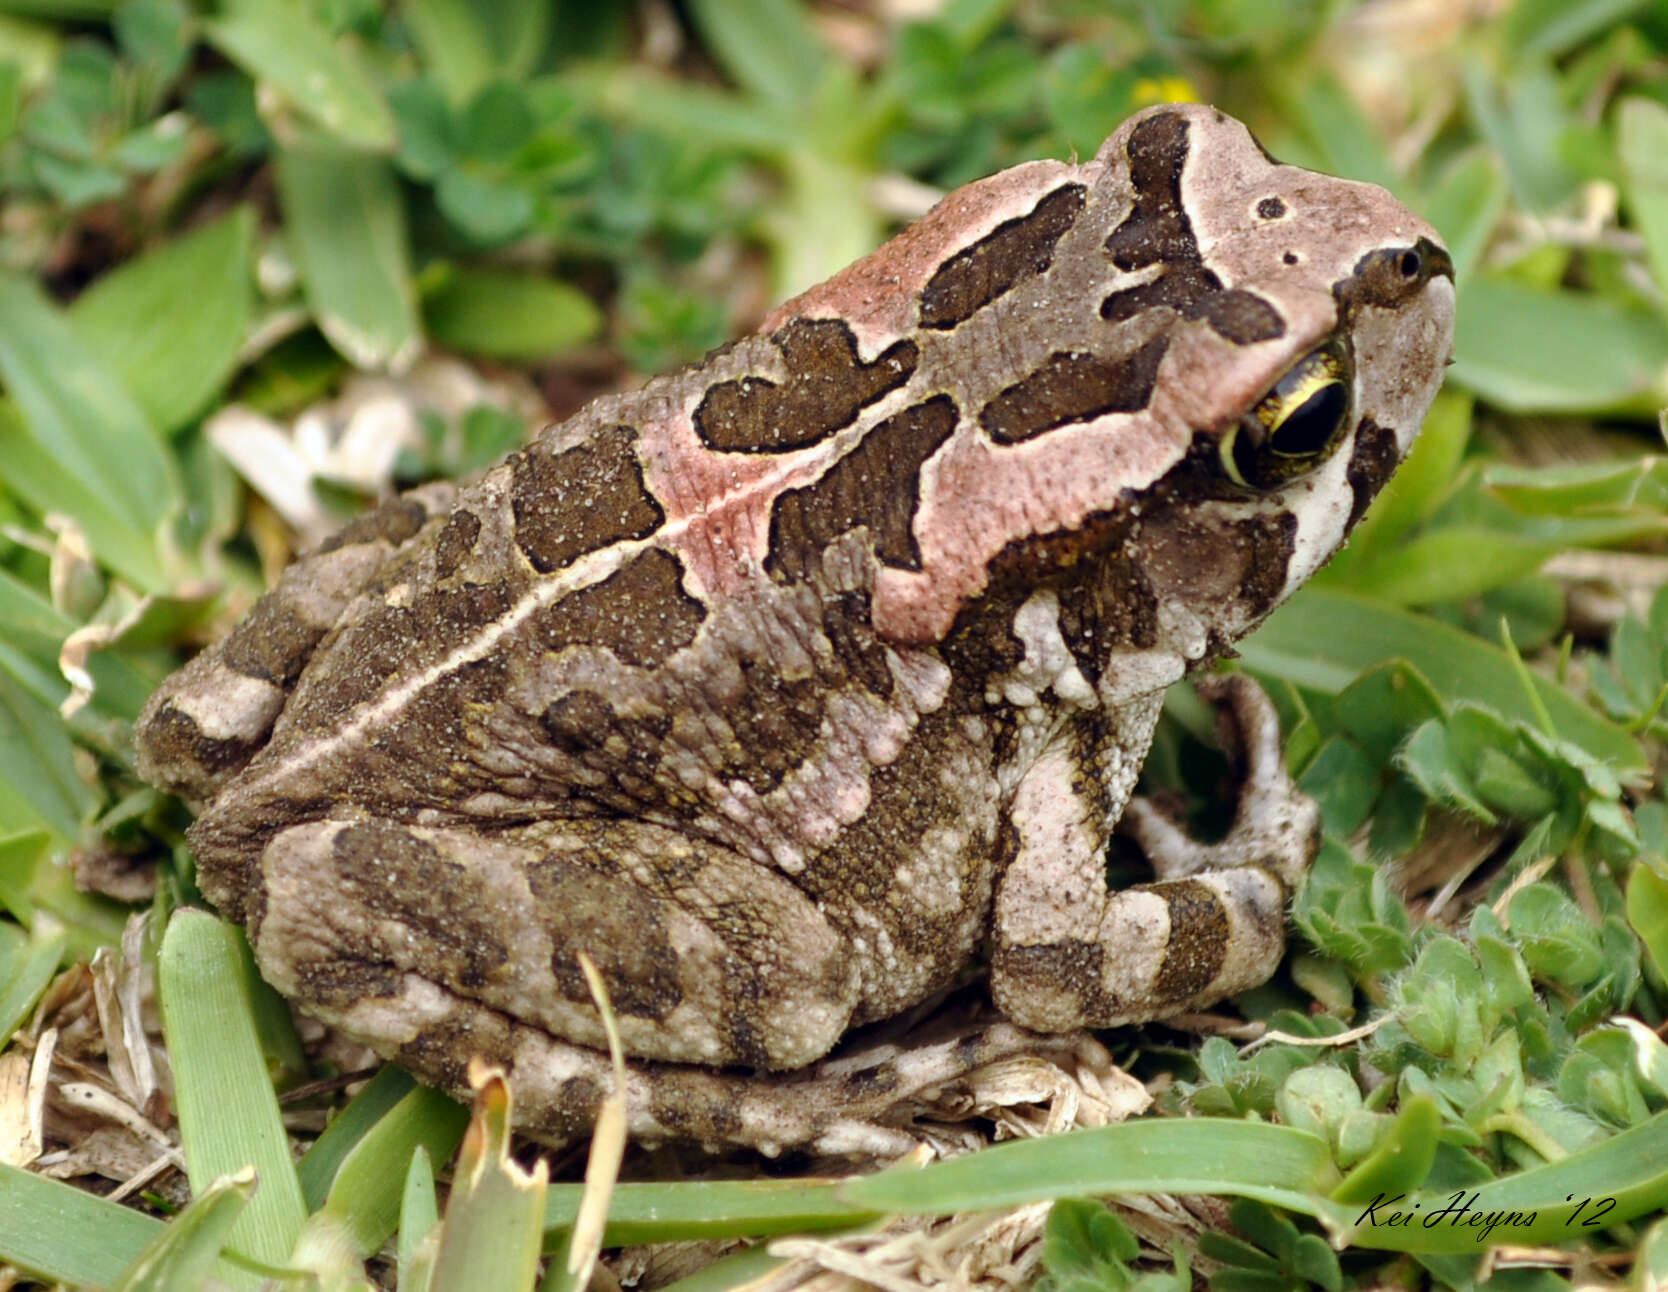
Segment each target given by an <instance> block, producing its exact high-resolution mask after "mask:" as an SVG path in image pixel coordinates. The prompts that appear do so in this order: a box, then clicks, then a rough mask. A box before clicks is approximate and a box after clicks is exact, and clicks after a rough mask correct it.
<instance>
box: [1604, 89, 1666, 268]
mask: <svg viewBox="0 0 1668 1292" xmlns="http://www.w3.org/2000/svg"><path fill="white" fill-rule="evenodd" d="M1616 115H1617V120H1618V132H1617V142H1618V146H1619V148H1620V151H1621V155H1622V166H1623V168H1624V169H1625V170H1626V172H1627V180H1628V185H1627V202H1628V206H1629V208H1630V209H1631V210H1632V211H1633V218H1634V221H1635V223H1637V224H1638V226H1639V231H1640V232H1641V233H1643V234H1644V235H1645V248H1646V250H1647V251H1649V253H1650V257H1651V272H1652V273H1653V274H1654V275H1655V276H1656V285H1657V286H1658V287H1659V288H1661V289H1662V290H1663V291H1664V292H1668V108H1665V107H1663V105H1662V104H1660V103H1658V102H1657V101H1656V100H1655V99H1643V98H1631V99H1624V100H1622V106H1621V107H1620V108H1619V109H1617V114H1616Z"/></svg>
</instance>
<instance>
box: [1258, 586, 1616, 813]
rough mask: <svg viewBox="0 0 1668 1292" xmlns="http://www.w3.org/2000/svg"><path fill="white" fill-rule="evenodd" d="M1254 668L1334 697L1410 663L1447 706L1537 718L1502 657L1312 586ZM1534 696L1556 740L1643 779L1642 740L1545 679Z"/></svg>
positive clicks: (1430, 622)
mask: <svg viewBox="0 0 1668 1292" xmlns="http://www.w3.org/2000/svg"><path fill="white" fill-rule="evenodd" d="M1239 649H1240V654H1241V656H1242V657H1243V658H1244V660H1245V665H1246V667H1247V668H1248V669H1250V670H1251V671H1252V672H1255V673H1261V674H1264V675H1267V676H1273V677H1280V678H1284V679H1286V680H1287V681H1289V682H1294V683H1296V684H1297V685H1299V686H1306V687H1310V688H1312V689H1314V690H1317V691H1324V692H1327V693H1328V694H1335V693H1337V692H1338V691H1341V690H1343V688H1344V687H1346V686H1348V685H1349V684H1350V683H1351V682H1352V681H1354V680H1355V678H1356V677H1357V676H1358V675H1359V674H1361V673H1363V672H1365V671H1366V670H1367V669H1369V668H1373V667H1376V666H1377V665H1380V664H1383V663H1385V662H1386V661H1389V660H1393V659H1404V660H1406V661H1407V662H1408V663H1410V664H1412V665H1413V667H1414V668H1416V669H1418V670H1419V672H1420V673H1422V674H1423V675H1424V676H1425V677H1427V678H1429V679H1430V681H1431V683H1432V685H1433V686H1435V687H1436V689H1437V691H1438V692H1439V693H1440V694H1441V695H1442V698H1443V700H1444V701H1445V702H1447V703H1450V704H1452V703H1453V702H1455V701H1459V700H1472V701H1475V702H1477V703H1478V704H1483V705H1487V706H1488V707H1489V708H1492V709H1495V710H1498V711H1499V712H1500V713H1502V714H1504V715H1505V716H1506V717H1508V718H1511V719H1517V720H1521V721H1524V722H1529V723H1533V722H1535V720H1536V715H1535V713H1534V711H1533V709H1532V707H1531V706H1530V704H1529V702H1528V697H1527V696H1525V695H1524V693H1523V689H1522V687H1521V685H1520V684H1519V682H1518V679H1517V675H1516V674H1515V673H1514V672H1513V671H1512V667H1511V661H1510V660H1509V659H1508V658H1507V657H1506V654H1505V652H1504V651H1502V650H1501V649H1500V648H1499V647H1497V646H1492V645H1490V644H1489V643H1487V642H1485V641H1483V640H1481V639H1480V638H1477V637H1473V636H1472V635H1471V634H1470V633H1465V632H1461V631H1460V630H1459V629H1457V628H1451V627H1449V626H1448V625H1447V624H1444V623H1439V622H1438V621H1436V620H1434V619H1428V618H1426V617H1424V616H1423V615H1415V614H1411V613H1409V612H1407V611H1405V610H1398V609H1395V608H1394V607H1391V606H1386V605H1384V604H1383V603H1382V602H1377V601H1371V600H1368V599H1367V598H1365V597H1357V596H1353V595H1351V594H1350V593H1347V592H1340V591H1336V590H1334V589H1331V588H1313V587H1311V588H1306V589H1304V590H1303V591H1302V592H1300V593H1298V594H1297V595H1296V596H1294V597H1293V598H1292V599H1291V600H1290V601H1289V602H1287V603H1286V604H1285V605H1284V606H1282V607H1281V608H1280V609H1279V610H1276V611H1275V612H1274V613H1273V614H1272V615H1270V616H1269V617H1268V619H1267V620H1265V621H1264V623H1263V625H1262V627H1261V628H1259V629H1258V630H1257V631H1256V633H1255V634H1253V635H1252V636H1250V637H1248V638H1246V639H1245V640H1244V641H1243V642H1241V643H1240V648H1239ZM1535 689H1536V691H1537V692H1538V693H1539V695H1540V699H1541V702H1542V703H1543V704H1544V705H1545V706H1546V709H1547V711H1548V712H1549V713H1550V714H1551V715H1552V721H1553V723H1554V725H1555V726H1556V727H1557V728H1558V734H1559V735H1560V736H1562V737H1563V738H1564V739H1566V740H1569V741H1572V742H1574V743H1575V744H1577V745H1579V746H1581V747H1582V748H1583V749H1585V750H1586V751H1587V752H1588V753H1590V754H1592V755H1593V756H1594V757H1595V758H1598V759H1600V760H1601V761H1604V762H1606V763H1608V764H1609V765H1610V766H1611V768H1612V769H1613V770H1614V771H1615V772H1616V774H1617V775H1618V776H1620V777H1621V778H1622V779H1623V780H1626V781H1630V782H1637V781H1639V780H1640V779H1641V778H1643V777H1644V776H1646V775H1647V764H1646V761H1645V756H1644V753H1643V752H1642V751H1641V749H1640V748H1639V743H1638V741H1636V740H1634V739H1633V737H1631V736H1629V735H1628V734H1627V733H1626V732H1625V731H1623V730H1622V729H1621V728H1620V727H1618V726H1617V725H1616V724H1615V723H1613V722H1609V721H1607V720H1606V719H1604V718H1601V717H1600V716H1599V715H1598V714H1596V713H1594V712H1593V711H1592V710H1591V709H1589V708H1587V706H1586V705H1584V704H1582V703H1581V702H1580V701H1579V700H1577V699H1576V698H1575V697H1574V696H1572V695H1570V694H1569V692H1567V691H1565V690H1563V689H1562V688H1560V687H1558V686H1557V685H1555V684H1554V683H1552V682H1549V681H1547V680H1546V679H1545V678H1542V677H1536V678H1535Z"/></svg>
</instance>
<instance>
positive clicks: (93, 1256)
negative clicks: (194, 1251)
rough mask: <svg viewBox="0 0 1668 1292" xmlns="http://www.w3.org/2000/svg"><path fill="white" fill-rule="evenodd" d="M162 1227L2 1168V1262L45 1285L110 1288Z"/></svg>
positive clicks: (76, 1191) (137, 1214)
mask: <svg viewBox="0 0 1668 1292" xmlns="http://www.w3.org/2000/svg"><path fill="white" fill-rule="evenodd" d="M161 1232H162V1222H161V1221H159V1220H153V1219H152V1218H151V1217H150V1216H146V1215H143V1214H141V1213H140V1212H137V1211H133V1210H131V1209H129V1208H127V1207H120V1206H117V1205H116V1204H115V1203H113V1202H106V1201H104V1199H103V1198H99V1197H95V1196H94V1195H93V1194H91V1193H88V1192H86V1191H85V1190H84V1189H77V1188H74V1187H73V1186H71V1185H67V1184H60V1183H59V1182H58V1181H57V1180H48V1179H47V1178H46V1177H45V1176H40V1175H31V1174H30V1173H29V1172H27V1171H20V1170H19V1169H18V1168H17V1167H15V1166H9V1165H6V1164H4V1163H0V1260H5V1261H8V1262H10V1263H11V1264H13V1265H16V1266H17V1267H18V1268H19V1269H23V1270H27V1271H28V1272H29V1273H30V1274H33V1275H35V1276H36V1277H37V1278H40V1279H43V1280H45V1281H46V1282H49V1283H50V1282H58V1283H66V1284H68V1285H70V1286H71V1287H108V1286H109V1285H110V1284H112V1283H114V1282H115V1281H116V1280H117V1279H119V1278H121V1277H122V1273H123V1271H125V1270H126V1269H127V1268H128V1266H130V1265H131V1264H132V1263H133V1262H134V1260H135V1259H136V1258H137V1257H138V1256H139V1254H140V1252H142V1251H143V1250H144V1249H145V1245H146V1244H147V1243H149V1242H151V1241H152V1240H154V1239H155V1238H156V1237H157V1235H158V1234H160V1233H161Z"/></svg>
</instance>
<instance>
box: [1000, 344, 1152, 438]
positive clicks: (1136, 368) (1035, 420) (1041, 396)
mask: <svg viewBox="0 0 1668 1292" xmlns="http://www.w3.org/2000/svg"><path fill="white" fill-rule="evenodd" d="M1169 344H1170V339H1169V338H1168V337H1165V336H1159V337H1155V338H1153V339H1152V340H1151V341H1148V342H1147V343H1146V344H1145V345H1143V346H1142V347H1141V348H1140V349H1139V350H1137V351H1135V352H1134V353H1133V354H1130V355H1126V356H1123V357H1122V358H1118V359H1103V358H1101V357H1100V356H1099V355H1094V354H1084V353H1082V352H1080V351H1061V352H1056V353H1054V354H1051V355H1050V356H1049V357H1048V358H1047V359H1045V360H1044V361H1043V362H1042V363H1041V364H1040V365H1039V366H1038V367H1037V368H1036V370H1035V371H1033V372H1032V373H1031V374H1030V375H1029V376H1027V377H1025V378H1024V379H1023V380H1021V381H1018V382H1016V383H1015V384H1014V385H1012V386H1009V387H1008V388H1007V389H1006V390H1004V391H1003V392H1002V393H1001V394H999V395H997V396H996V397H995V398H994V399H992V400H991V401H990V402H989V403H988V404H986V405H985V406H984V407H983V408H982V409H980V410H979V424H980V425H981V426H983V427H984V428H985V430H986V431H987V432H988V433H989V434H990V438H991V439H993V440H995V441H996V442H997V443H998V444H1017V443H1019V442H1021V441H1023V440H1028V439H1030V438H1032V437H1033V436H1036V435H1040V434H1042V433H1043V432H1044V431H1051V430H1053V429H1054V428H1055V427H1057V426H1064V425H1066V424H1067V423H1068V422H1079V421H1087V420H1088V419H1090V418H1094V417H1099V416H1101V415H1103V414H1105V413H1133V412H1137V411H1139V410H1140V409H1143V408H1145V407H1146V406H1147V401H1148V400H1149V399H1151V398H1152V393H1153V384H1154V383H1155V382H1156V381H1157V380H1158V365H1159V362H1160V361H1161V360H1162V359H1163V358H1164V351H1165V349H1166V348H1167V347H1168V346H1169Z"/></svg>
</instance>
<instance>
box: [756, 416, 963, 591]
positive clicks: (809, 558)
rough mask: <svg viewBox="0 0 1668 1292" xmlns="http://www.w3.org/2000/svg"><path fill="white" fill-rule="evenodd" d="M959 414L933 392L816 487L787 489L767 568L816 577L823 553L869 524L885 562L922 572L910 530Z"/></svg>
mask: <svg viewBox="0 0 1668 1292" xmlns="http://www.w3.org/2000/svg"><path fill="white" fill-rule="evenodd" d="M958 417H959V413H958V410H957V408H956V404H955V401H954V400H953V399H951V398H950V397H949V396H948V395H934V396H933V397H932V398H931V399H929V400H927V401H925V402H924V403H920V404H916V405H914V406H913V407H910V408H906V409H904V410H903V411H902V412H900V413H896V414H894V415H893V416H891V417H888V418H887V419H886V420H885V421H884V422H881V423H880V424H879V425H878V426H876V427H874V428H873V429H872V430H871V431H870V432H869V433H868V434H867V435H865V436H864V437H863V438H862V440H861V441H859V442H858V444H857V446H856V447H855V448H853V449H852V451H851V452H850V453H848V454H846V455H845V457H843V458H841V459H840V460H839V461H838V462H836V463H835V464H834V465H833V466H831V467H829V468H828V470H827V471H825V472H824V473H823V474H822V476H821V478H820V479H818V480H817V481H815V482H814V483H812V484H808V485H806V486H804V487H803V488H800V489H789V490H786V491H784V492H783V494H782V496H781V497H780V498H778V499H777V500H776V504H775V506H774V507H773V508H772V509H771V515H770V554H769V556H768V557H766V568H767V569H768V570H770V572H771V573H772V574H776V575H779V576H784V577H787V578H796V579H804V578H807V577H810V576H814V575H815V574H817V573H818V572H820V570H821V568H822V550H823V548H825V547H827V546H828V544H829V542H831V541H832V540H833V539H834V538H836V537H838V536H839V535H841V534H844V533H846V532H847V531H848V530H852V529H856V528H857V527H858V526H859V525H863V526H867V527H868V530H869V535H870V539H871V541H872V542H873V544H874V551H875V555H876V556H878V557H879V558H880V559H881V560H882V561H883V562H884V563H885V564H887V565H891V566H895V567H896V568H898V569H904V570H919V569H920V568H921V549H920V548H919V547H918V546H917V545H916V542H915V534H914V532H913V530H912V528H911V525H912V522H913V521H914V519H915V509H916V507H917V506H918V505H919V504H920V489H921V467H922V465H923V464H924V463H925V462H926V460H927V459H928V458H929V457H931V456H932V455H933V453H934V452H936V451H937V449H938V447H939V445H941V444H943V443H944V441H945V440H947V439H949V438H950V435H951V433H952V432H953V431H954V430H955V429H956V421H957V418H958Z"/></svg>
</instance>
